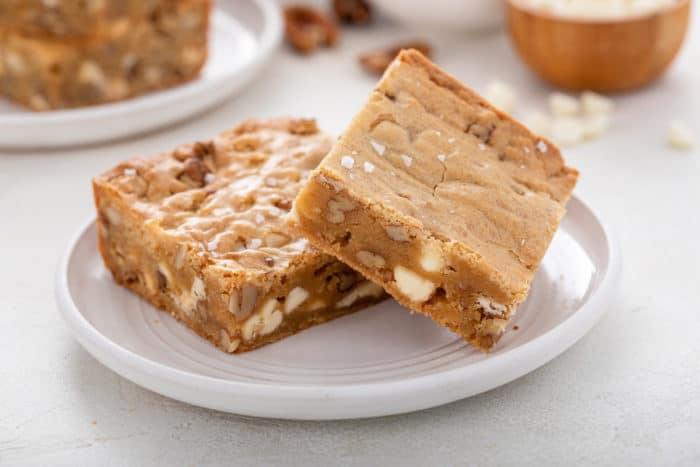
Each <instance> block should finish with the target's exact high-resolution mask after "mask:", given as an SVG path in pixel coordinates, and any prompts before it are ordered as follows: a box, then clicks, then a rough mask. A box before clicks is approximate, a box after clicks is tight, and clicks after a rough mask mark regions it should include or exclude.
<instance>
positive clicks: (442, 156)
mask: <svg viewBox="0 0 700 467" xmlns="http://www.w3.org/2000/svg"><path fill="white" fill-rule="evenodd" d="M437 158H438V160H439V161H440V162H445V155H444V154H438V155H437Z"/></svg>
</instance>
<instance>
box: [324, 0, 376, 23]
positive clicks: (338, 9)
mask: <svg viewBox="0 0 700 467" xmlns="http://www.w3.org/2000/svg"><path fill="white" fill-rule="evenodd" d="M333 9H334V10H335V14H336V16H337V17H338V19H340V21H342V22H344V23H350V24H365V23H367V22H368V21H369V15H370V8H369V4H368V3H367V2H366V1H365V0H333Z"/></svg>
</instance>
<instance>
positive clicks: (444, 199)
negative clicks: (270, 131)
mask: <svg viewBox="0 0 700 467" xmlns="http://www.w3.org/2000/svg"><path fill="white" fill-rule="evenodd" d="M577 177H578V174H577V172H576V171H575V170H574V169H571V168H569V167H567V166H566V165H565V164H564V161H563V159H562V157H561V154H560V153H559V150H558V149H557V148H556V147H555V146H554V145H553V144H552V143H550V142H549V141H547V140H545V139H544V138H541V137H538V136H536V135H534V134H532V133H531V132H530V131H528V130H527V129H526V128H525V127H523V126H522V125H520V124H519V123H518V122H516V121H514V120H513V119H511V118H510V117H509V116H508V115H506V114H504V113H502V112H500V111H499V110H497V109H496V108H494V107H493V106H491V105H490V104H489V103H488V102H486V101H485V100H484V99H483V98H481V97H480V96H478V95H477V94H476V93H474V92H473V91H471V90H470V89H468V88H467V87H465V86H464V85H462V84H461V83H459V82H458V81H457V80H456V79H455V78H453V77H452V76H450V75H448V74H447V73H445V72H444V71H442V70H441V69H439V68H438V67H436V66H435V65H434V64H432V63H431V62H430V61H429V60H428V59H426V58H425V57H424V56H423V55H421V54H420V53H418V52H416V51H403V52H402V53H401V54H400V55H399V57H398V58H397V59H396V60H395V61H394V62H393V63H392V65H391V66H390V67H389V69H388V70H387V72H386V73H385V75H384V77H383V78H382V80H381V81H380V83H379V84H378V86H377V87H376V89H375V90H374V91H373V92H372V93H371V95H370V97H369V101H368V102H367V103H366V105H365V107H364V108H363V109H362V110H361V111H360V113H359V114H358V115H357V116H356V117H355V119H354V120H353V121H352V123H351V124H350V126H349V128H347V130H346V131H345V132H344V133H343V135H342V137H341V138H340V140H339V141H338V142H337V143H336V144H335V145H334V147H333V149H332V150H331V152H330V153H329V154H328V156H327V157H326V158H324V160H323V161H322V162H321V164H320V165H319V167H318V169H317V170H315V171H314V172H313V173H312V174H311V177H310V180H309V182H308V184H307V185H306V186H305V187H304V188H303V189H302V191H301V193H300V194H299V196H298V197H297V199H296V201H295V203H294V206H295V208H294V210H293V212H292V214H291V215H290V216H289V223H291V224H293V225H296V226H297V228H298V231H299V232H300V233H301V234H303V235H305V236H306V237H307V238H308V239H309V240H310V241H311V243H312V244H313V245H315V246H317V247H318V248H320V249H322V250H323V251H325V252H326V253H328V254H332V255H334V256H336V257H337V258H338V259H340V260H341V261H344V262H346V263H347V264H349V265H350V266H352V267H353V268H355V269H357V270H358V271H360V272H362V273H363V274H364V275H365V276H366V277H367V278H369V279H371V280H372V281H374V282H375V283H377V284H381V285H382V286H383V287H384V289H385V290H386V291H387V292H389V293H390V294H391V295H393V296H394V297H395V298H396V299H397V300H398V301H399V302H400V303H402V304H403V305H405V306H407V307H408V308H410V309H412V310H414V311H417V312H420V313H424V314H426V315H428V316H430V317H432V318H433V319H434V320H435V321H437V322H438V323H440V324H441V325H444V326H447V327H449V328H450V329H452V330H454V331H455V332H457V333H459V334H460V335H462V336H463V337H464V338H465V339H466V340H467V341H469V342H470V343H472V344H473V345H474V346H476V347H477V348H479V349H481V350H483V351H486V350H488V349H490V348H491V347H492V346H493V345H494V343H495V342H496V341H497V340H498V338H499V336H500V335H501V334H502V333H503V331H504V330H505V327H506V325H507V323H508V321H509V319H510V317H511V316H512V314H513V313H514V312H515V309H516V307H517V305H518V304H519V303H521V302H522V301H523V300H524V299H525V298H526V296H527V294H528V291H529V287H530V283H531V281H532V279H533V276H534V273H535V270H536V269H537V267H538V265H539V263H540V261H541V260H542V257H543V256H544V254H545V251H546V250H547V248H548V246H549V243H550V241H551V240H552V237H553V235H554V233H555V231H556V229H557V227H558V224H559V221H560V219H561V218H562V216H563V214H564V206H565V204H566V202H567V200H568V199H569V197H570V195H571V192H572V190H573V187H574V185H575V183H576V180H577Z"/></svg>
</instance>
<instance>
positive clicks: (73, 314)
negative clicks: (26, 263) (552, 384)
mask: <svg viewBox="0 0 700 467" xmlns="http://www.w3.org/2000/svg"><path fill="white" fill-rule="evenodd" d="M569 203H575V204H578V205H580V208H583V209H584V210H585V211H588V213H589V214H590V215H591V216H592V218H593V219H595V221H596V222H597V225H598V227H599V228H600V230H601V231H602V233H603V238H601V240H604V241H605V247H606V249H607V252H608V262H607V264H606V266H607V268H606V271H605V274H604V275H603V276H602V277H601V279H600V283H599V285H598V287H597V288H596V289H595V290H594V291H593V292H592V293H591V295H590V296H589V298H588V300H587V301H586V302H585V303H584V304H583V305H582V306H581V307H580V308H579V310H578V311H576V312H575V313H574V314H572V315H571V316H569V317H567V318H566V319H565V320H563V321H562V322H561V323H559V324H558V325H556V326H555V327H553V328H552V329H549V330H548V331H546V332H545V333H543V334H542V335H540V336H538V337H536V338H534V339H532V340H530V341H528V342H526V343H524V344H522V345H520V346H518V347H517V352H516V351H513V352H506V353H503V354H500V355H492V356H491V357H489V358H486V359H484V360H482V361H479V362H476V363H472V364H470V365H468V366H466V367H458V368H451V369H448V370H444V371H441V372H439V373H436V374H430V375H420V376H413V377H407V378H404V379H399V380H394V381H386V382H362V383H356V384H353V383H342V384H334V385H314V384H300V383H276V382H272V383H257V382H247V381H234V380H225V379H220V378H216V377H212V376H207V375H202V374H198V373H192V372H189V371H185V370H181V369H177V368H173V367H170V366H167V365H165V364H162V363H159V362H157V361H153V360H150V359H148V358H147V357H144V356H142V355H140V354H138V353H135V352H132V351H131V350H129V349H127V348H125V347H122V346H121V345H120V344H118V343H117V342H114V341H113V340H111V339H109V338H108V337H107V336H105V335H104V334H102V333H101V332H100V331H99V330H98V329H97V328H95V327H94V326H93V325H92V324H91V323H90V322H89V321H88V320H87V318H85V316H84V315H83V314H82V313H81V312H80V310H79V309H78V307H77V305H76V304H75V302H74V301H73V299H72V296H71V293H70V289H69V287H68V267H69V264H70V261H71V258H72V256H73V254H74V251H75V248H76V246H77V245H78V242H79V241H80V239H81V238H82V236H83V235H84V234H85V233H86V231H87V230H88V229H89V228H90V227H91V226H92V224H93V223H94V221H95V218H94V217H90V219H89V220H87V221H85V222H83V224H82V225H81V227H80V228H79V229H78V230H77V231H76V232H75V233H74V234H73V235H72V236H71V238H70V241H69V242H68V247H67V248H66V250H65V251H64V253H63V254H62V256H61V259H60V261H59V263H58V267H57V269H56V278H55V280H56V282H55V284H56V285H55V288H54V291H55V296H56V301H57V304H58V308H59V312H60V313H61V315H62V316H63V318H64V320H65V321H66V323H67V324H68V327H69V328H70V330H71V332H72V334H73V336H74V337H75V338H76V339H77V340H78V342H79V343H80V344H81V345H82V346H83V347H84V348H85V349H86V350H87V351H88V353H90V354H91V355H92V356H93V357H95V358H96V359H97V360H98V361H100V362H101V363H102V364H103V365H105V366H106V367H108V368H110V369H111V370H112V371H115V372H116V373H118V374H119V375H121V376H122V377H125V378H126V379H128V380H130V381H132V382H134V383H136V384H137V385H139V386H142V387H145V388H146V389H149V390H151V391H154V392H157V393H159V394H162V395H164V396H166V397H170V398H173V399H176V400H180V401H182V402H185V403H188V404H192V405H197V406H202V407H207V408H211V409H215V410H222V411H225V412H230V413H237V414H241V415H250V416H258V417H266V418H283V419H294V420H337V419H351V418H367V417H375V416H384V415H392V414H400V413H407V412H413V411H416V410H422V409H426V408H430V407H435V406H439V405H443V404H446V403H449V402H454V401H457V400H461V399H464V398H466V397H471V396H473V395H476V394H479V393H482V392H485V391H488V390H491V389H494V388H496V387H499V386H502V385H504V384H507V383H509V382H511V381H513V380H515V379H517V378H519V377H521V376H524V375H525V374H527V373H529V372H531V371H533V370H534V369H536V368H539V367H541V366H543V365H545V364H546V363H548V362H550V361H551V360H552V359H554V358H556V357H557V356H559V355H560V354H562V353H563V352H564V351H566V350H568V349H569V348H571V347H572V346H573V345H574V344H575V343H576V342H578V340H579V339H581V338H582V337H583V336H584V335H585V334H587V333H588V331H589V330H590V329H591V328H592V327H593V325H594V324H595V323H596V322H597V321H598V320H599V319H600V317H601V316H602V315H603V313H604V312H605V309H606V308H605V307H604V306H603V305H604V303H605V302H606V301H608V300H609V299H610V298H612V296H613V295H614V290H615V285H616V284H617V282H618V280H619V277H620V273H621V262H622V261H621V257H620V249H619V244H618V241H617V239H616V237H615V236H614V235H613V233H612V231H611V230H610V227H609V225H608V224H607V223H606V222H605V221H604V220H603V218H602V217H601V216H600V215H599V213H598V212H596V211H595V210H594V209H593V208H591V207H590V205H589V204H587V203H586V202H584V201H583V200H582V199H581V198H580V197H579V196H572V198H571V200H570V201H569ZM110 357H111V358H110ZM514 360H515V362H514ZM115 361H116V362H121V363H123V365H120V364H119V363H115ZM513 363H516V364H517V365H513ZM465 376H467V377H468V378H465ZM154 378H155V380H157V381H158V382H159V383H160V384H161V385H160V386H159V385H158V384H155V383H153V381H154ZM469 378H473V379H475V380H476V381H477V382H478V381H479V380H480V379H481V378H485V380H488V381H490V382H489V383H487V384H477V385H476V386H478V389H476V390H474V389H468V390H466V391H465V390H464V387H466V386H469V384H467V383H469ZM438 382H439V387H440V388H442V389H444V391H443V393H442V394H439V395H438V397H436V396H433V397H425V392H426V391H430V390H435V389H436V386H437V383H438ZM164 383H165V384H174V385H176V386H180V387H185V389H186V390H187V391H193V390H194V391H204V392H208V393H216V394H219V395H222V396H233V397H234V398H236V399H240V400H258V401H262V400H264V401H276V402H277V403H279V402H284V401H286V402H297V403H299V402H300V401H302V400H303V401H305V402H312V403H318V405H319V407H320V410H318V408H317V409H316V411H313V410H312V411H311V412H310V413H307V412H304V411H303V410H299V408H298V407H297V408H295V407H289V409H290V411H289V413H287V414H282V413H279V412H278V411H275V409H274V408H273V409H272V412H270V411H266V410H264V409H262V408H257V409H256V408H251V409H246V408H241V407H237V408H236V409H235V410H232V409H231V408H230V406H229V405H228V404H221V403H217V401H216V400H211V401H202V400H197V401H193V400H192V399H193V398H188V397H183V396H182V395H181V392H180V391H177V390H174V391H171V390H170V389H169V388H167V389H164V388H163V386H162V384H164ZM472 386H473V385H472ZM176 389H177V388H176ZM460 389H462V390H461V391H460ZM455 391H456V393H455ZM178 394H179V395H178ZM412 396H414V397H412ZM415 396H417V397H415ZM421 396H422V397H421ZM422 399H429V400H427V401H421V400H422ZM375 400H383V401H388V400H393V401H394V404H393V405H391V406H382V405H381V404H379V406H378V407H375V406H374V405H372V403H373V401H375ZM337 401H342V404H343V405H345V406H351V407H352V409H353V410H352V411H350V412H349V411H348V410H347V407H345V410H340V411H339V412H342V413H340V414H336V412H333V410H332V407H333V404H334V403H336V402H337ZM396 402H399V404H398V407H397V404H396ZM329 404H330V405H329ZM301 405H302V406H303V405H304V404H301ZM307 409H308V407H307Z"/></svg>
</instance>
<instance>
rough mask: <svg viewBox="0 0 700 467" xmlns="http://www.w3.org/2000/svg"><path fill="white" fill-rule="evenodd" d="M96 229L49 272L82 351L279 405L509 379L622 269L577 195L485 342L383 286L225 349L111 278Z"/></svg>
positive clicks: (240, 398)
mask: <svg viewBox="0 0 700 467" xmlns="http://www.w3.org/2000/svg"><path fill="white" fill-rule="evenodd" d="M96 241H97V239H96V231H95V225H94V223H93V222H90V223H89V224H88V225H87V226H86V227H85V228H83V229H81V230H80V231H79V233H78V234H77V236H76V238H75V239H74V240H73V242H72V243H71V244H70V247H69V249H68V251H67V253H66V256H65V258H64V259H63V260H62V262H61V263H60V265H59V270H58V276H57V285H56V294H57V299H58V304H59V308H60V310H61V312H62V313H63V316H64V318H65V320H66V322H67V323H68V325H69V327H70V328H71V330H72V331H73V333H74V334H75V337H76V338H77V339H78V340H79V341H80V343H81V344H82V345H83V346H84V347H85V348H86V349H87V350H88V352H90V353H91V354H92V355H94V356H95V357H96V358H97V359H98V360H99V361H100V362H102V363H103V364H104V365H106V366H107V367H109V368H111V369H112V370H114V371H116V372H117V373H119V374H120V375H122V376H124V377H125V378H127V379H130V380H131V381H133V382H135V383H136V384H139V385H141V386H143V387H145V388H148V389H150V390H152V391H155V392H158V393H160V394H163V395H165V396H168V397H172V398H174V399H178V400H181V401H184V402H188V403H190V404H194V405H199V406H203V407H209V408H212V409H218V410H223V411H227V412H233V413H238V414H244V415H252V416H260V417H274V418H287V419H315V420H319V419H341V418H359V417H373V416H380V415H389V414H397V413H402V412H409V411H413V410H419V409H424V408H428V407H434V406H437V405H440V404H445V403H447V402H452V401H455V400H458V399H462V398H464V397H468V396H471V395H474V394H478V393H480V392H483V391H486V390H489V389H492V388H495V387H497V386H500V385H502V384H505V383H507V382H509V381H512V380H514V379H515V378H518V377H520V376H522V375H524V374H526V373H528V372H530V371H532V370H534V369H535V368H537V367H539V366H541V365H543V364H545V363H546V362H548V361H549V360H551V359H552V358H554V357H555V356H557V355H558V354H560V353H561V352H563V351H564V350H565V349H567V348H568V347H570V346H571V345H573V344H574V342H576V341H577V340H578V339H579V338H580V337H581V336H583V335H584V334H585V333H586V332H587V331H588V330H589V329H590V328H591V327H592V326H593V324H594V323H595V322H596V321H597V320H598V318H599V317H600V316H601V314H602V313H603V311H604V310H605V307H606V302H607V301H608V299H609V298H610V295H611V293H612V291H613V289H614V287H615V282H616V277H617V275H618V271H619V258H618V253H617V251H616V249H615V247H614V245H613V244H612V242H611V238H610V236H609V234H608V232H606V229H605V227H604V226H603V224H602V223H601V221H600V219H599V218H598V217H596V215H595V214H594V213H593V212H592V211H591V210H590V209H589V208H588V207H587V206H586V205H585V204H584V203H583V202H582V201H581V200H580V199H577V198H574V199H572V200H571V202H570V203H569V206H568V213H567V215H566V217H565V218H564V220H563V222H562V225H561V228H560V229H559V231H558V233H557V234H556V236H555V238H554V241H553V242H552V245H551V246H550V248H549V251H548V252H547V255H546V256H545V259H544V261H543V262H542V265H541V267H540V268H539V270H538V271H537V275H536V277H535V280H534V282H533V285H532V289H531V293H530V296H529V298H528V299H527V301H526V302H525V303H523V304H522V305H521V306H520V309H519V310H518V313H517V315H516V316H515V318H514V319H513V321H512V323H511V325H510V326H509V329H508V331H507V333H506V334H505V335H504V336H503V338H502V339H501V340H500V342H499V343H498V344H497V345H496V347H495V348H494V349H493V352H492V353H491V354H489V355H484V354H482V353H480V352H478V351H476V350H474V349H472V348H471V347H470V346H469V345H467V344H466V343H465V342H464V341H463V340H462V339H461V338H459V337H458V336H456V335H455V334H452V333H451V332H449V331H448V330H446V329H445V328H442V327H440V326H438V325H436V324H435V323H433V322H432V321H431V320H430V319H428V318H426V317H424V316H422V315H417V314H410V313H408V311H407V310H406V309H404V308H402V307H401V306H400V305H398V304H396V302H394V301H391V300H388V301H386V302H384V303H381V304H379V305H376V306H374V307H372V308H371V309H368V310H365V311H362V312H358V313H355V314H353V315H350V316H347V317H344V318H341V319H338V320H335V321H333V322H330V323H327V324H324V325H321V326H316V327H315V328H312V329H309V330H307V331H304V332H302V333H300V334H297V335H295V336H292V337H289V338H287V339H284V340H282V341H280V342H277V343H275V344H271V345H268V346H266V347H263V348H261V349H258V350H255V351H252V352H248V353H244V354H239V355H229V354H226V353H224V352H221V351H220V350H217V349H216V348H215V347H213V346H212V345H211V344H209V343H208V342H206V341H205V340H203V339H200V338H199V337H198V336H196V335H195V334H194V333H193V332H191V331H189V330H188V329H187V328H185V327H184V326H183V325H181V324H180V323H178V322H177V321H175V320H174V319H173V318H171V317H170V315H168V314H167V313H163V312H160V311H158V310H156V309H154V308H152V307H151V306H150V305H148V304H147V303H146V302H145V301H143V300H141V299H140V298H139V297H137V296H136V295H134V294H132V293H130V292H128V291H127V290H126V289H123V288H122V287H120V286H118V285H116V284H115V283H114V282H113V281H112V278H111V275H110V274H109V272H108V271H107V270H106V269H105V267H104V266H103V264H102V261H101V259H100V256H99V254H98V252H97V248H96ZM516 327H517V328H516Z"/></svg>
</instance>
